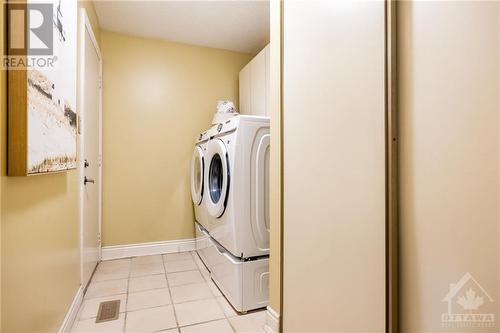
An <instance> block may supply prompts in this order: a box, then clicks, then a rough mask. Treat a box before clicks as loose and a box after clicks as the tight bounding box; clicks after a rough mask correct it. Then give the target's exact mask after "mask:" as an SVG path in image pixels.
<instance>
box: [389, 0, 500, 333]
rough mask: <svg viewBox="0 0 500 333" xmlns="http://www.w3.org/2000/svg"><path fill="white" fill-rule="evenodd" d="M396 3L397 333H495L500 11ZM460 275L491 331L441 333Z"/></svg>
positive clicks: (479, 5) (499, 293) (499, 294)
mask: <svg viewBox="0 0 500 333" xmlns="http://www.w3.org/2000/svg"><path fill="white" fill-rule="evenodd" d="M399 4H400V10H399V14H400V16H399V20H398V21H399V22H400V26H399V32H398V36H399V41H398V42H399V50H398V51H399V52H398V54H399V74H400V76H399V84H400V86H399V90H400V98H399V101H400V106H399V110H400V133H401V140H400V144H401V146H400V176H401V179H400V185H401V194H400V195H401V199H400V212H401V218H400V221H401V222H400V226H401V240H400V244H401V254H400V265H401V266H400V269H401V283H400V288H401V331H402V332H408V333H412V332H415V333H417V332H452V331H453V332H498V325H499V317H500V312H499V311H500V306H499V300H500V284H499V281H500V248H499V244H500V211H499V206H500V173H499V170H500V164H499V163H500V123H499V121H500V103H499V102H500V100H499V95H500V4H499V3H498V2H494V1H493V2H482V1H470V2H458V1H450V2H446V1H445V2H438V1H430V2H406V1H402V2H400V3H399ZM430 22H433V23H432V24H430ZM466 272H470V273H471V274H472V275H473V276H474V278H475V279H476V280H477V281H478V282H479V283H480V284H481V286H482V287H483V288H484V289H485V290H486V291H487V292H488V293H489V294H490V296H491V297H492V298H493V299H494V303H492V304H488V303H489V302H488V301H487V299H486V298H483V299H484V302H485V304H484V305H482V306H481V307H480V308H479V309H478V310H479V312H481V313H496V321H497V322H496V326H497V327H496V328H493V329H488V328H476V329H474V328H463V329H459V328H450V329H443V328H441V323H440V318H441V314H442V313H445V312H447V304H446V303H445V302H442V299H443V298H444V297H445V295H446V294H447V292H448V290H449V284H450V283H456V282H457V281H458V280H459V279H460V278H461V277H462V276H463V275H464V274H465V273H466ZM474 289H476V291H477V292H479V291H478V290H477V288H474ZM464 293H465V291H464V290H463V291H462V295H463V294H464ZM475 312H477V311H475Z"/></svg>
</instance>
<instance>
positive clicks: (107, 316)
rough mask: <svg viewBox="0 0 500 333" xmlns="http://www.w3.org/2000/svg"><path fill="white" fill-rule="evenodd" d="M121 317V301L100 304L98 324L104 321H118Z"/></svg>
mask: <svg viewBox="0 0 500 333" xmlns="http://www.w3.org/2000/svg"><path fill="white" fill-rule="evenodd" d="M119 315H120V300H116V301H107V302H102V303H101V304H99V311H98V312H97V318H96V320H95V322H96V323H102V322H104V321H110V320H116V319H118V316H119Z"/></svg>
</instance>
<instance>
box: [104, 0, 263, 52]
mask: <svg viewBox="0 0 500 333" xmlns="http://www.w3.org/2000/svg"><path fill="white" fill-rule="evenodd" d="M94 4H95V8H96V11H97V16H98V18H99V24H100V26H101V28H102V29H103V30H107V31H114V32H120V33H124V34H129V35H133V36H139V37H146V38H158V39H163V40H168V41H174V42H180V43H186V44H194V45H200V46H207V47H214V48H220V49H226V50H231V51H238V52H244V53H252V54H255V53H257V52H258V51H260V50H261V49H262V48H263V47H264V46H265V45H266V44H267V43H268V42H269V0H251V1H248V0H245V1H243V0H232V1H227V0H226V1H208V0H205V1H188V0H183V1H143V0H140V1H117V0H114V1H94Z"/></svg>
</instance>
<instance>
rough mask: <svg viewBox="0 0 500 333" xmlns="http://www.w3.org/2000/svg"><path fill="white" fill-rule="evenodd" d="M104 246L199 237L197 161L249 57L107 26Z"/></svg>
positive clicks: (235, 95) (104, 40) (235, 98)
mask: <svg viewBox="0 0 500 333" xmlns="http://www.w3.org/2000/svg"><path fill="white" fill-rule="evenodd" d="M101 43H102V55H103V62H104V70H103V93H104V97H103V101H104V108H103V225H102V229H103V245H104V246H109V245H119V244H133V243H143V242H154V241H164V240H174V239H185V238H192V237H194V228H193V208H192V202H191V194H190V179H189V177H190V161H191V155H192V152H193V145H194V142H195V139H196V137H197V135H198V134H199V133H200V132H201V131H204V130H205V129H207V128H208V127H209V126H210V122H211V119H212V115H213V112H214V111H215V106H216V102H217V100H218V99H231V100H233V101H235V102H236V105H238V104H237V102H238V73H239V71H240V70H241V68H243V66H244V65H245V64H247V63H248V61H249V60H250V59H251V56H250V55H247V54H242V53H236V52H230V51H224V50H218V49H211V48H205V47H198V46H192V45H185V44H179V43H172V42H165V41H159V40H152V39H143V38H137V37H131V36H126V35H122V34H117V33H111V32H102V34H101Z"/></svg>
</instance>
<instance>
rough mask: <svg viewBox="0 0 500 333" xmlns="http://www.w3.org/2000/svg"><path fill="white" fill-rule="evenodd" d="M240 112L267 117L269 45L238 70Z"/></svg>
mask: <svg viewBox="0 0 500 333" xmlns="http://www.w3.org/2000/svg"><path fill="white" fill-rule="evenodd" d="M240 113H241V114H246V115H254V116H267V117H269V45H267V46H266V47H265V48H264V49H263V50H262V51H260V52H259V54H257V55H256V56H255V58H253V59H252V60H251V61H250V62H249V63H248V64H247V65H246V66H245V67H244V68H243V69H242V70H241V72H240Z"/></svg>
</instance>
